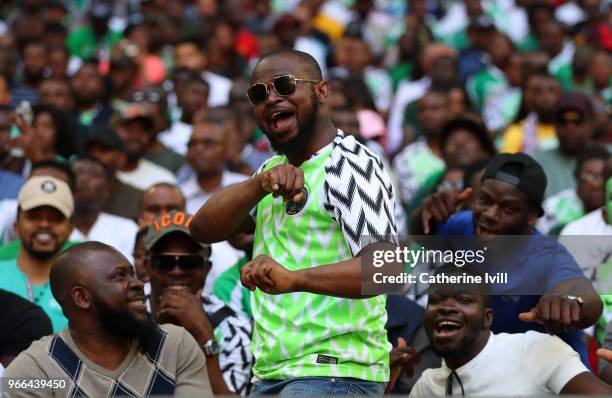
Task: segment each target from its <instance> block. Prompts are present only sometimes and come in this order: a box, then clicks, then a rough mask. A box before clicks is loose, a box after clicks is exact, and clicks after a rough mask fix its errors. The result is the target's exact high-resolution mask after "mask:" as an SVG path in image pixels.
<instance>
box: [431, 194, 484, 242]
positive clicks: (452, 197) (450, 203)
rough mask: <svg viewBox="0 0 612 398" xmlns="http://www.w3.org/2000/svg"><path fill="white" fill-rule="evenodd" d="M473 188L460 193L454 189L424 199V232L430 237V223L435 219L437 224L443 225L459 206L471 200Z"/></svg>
mask: <svg viewBox="0 0 612 398" xmlns="http://www.w3.org/2000/svg"><path fill="white" fill-rule="evenodd" d="M471 194H472V188H466V189H464V190H463V191H461V192H459V191H456V190H454V189H451V190H445V191H441V192H436V193H434V194H433V195H431V196H428V197H426V198H425V199H423V205H422V212H421V223H422V225H423V232H424V233H425V234H426V235H428V234H429V233H430V230H429V221H430V220H431V219H432V218H433V219H434V220H435V221H436V222H437V223H443V222H444V221H446V219H447V218H448V217H450V216H451V215H452V214H454V213H455V211H456V210H457V206H458V205H459V204H460V203H461V202H463V201H465V200H467V199H469V197H470V195H471Z"/></svg>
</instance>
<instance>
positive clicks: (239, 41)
mask: <svg viewBox="0 0 612 398" xmlns="http://www.w3.org/2000/svg"><path fill="white" fill-rule="evenodd" d="M279 48H294V49H297V50H301V51H304V52H307V53H309V54H311V55H312V56H313V57H314V58H315V59H316V60H317V61H318V63H319V64H320V66H321V68H322V71H323V75H324V78H325V79H327V80H329V81H330V82H331V86H332V94H331V98H330V101H329V107H330V109H331V111H332V118H333V121H334V123H335V124H336V126H337V127H338V128H340V129H342V130H343V131H344V132H345V133H346V134H353V135H355V136H356V137H357V139H358V140H360V141H361V142H362V143H364V144H366V145H367V146H368V147H369V148H370V149H372V150H373V151H374V152H375V153H377V154H378V155H379V156H380V157H381V158H383V159H384V162H385V166H386V167H387V171H388V172H389V173H390V174H391V176H392V179H393V181H394V183H395V185H396V193H397V198H398V201H397V203H396V215H395V216H396V221H397V225H398V230H399V231H400V232H401V233H407V232H409V231H408V225H407V224H408V223H407V215H410V213H411V212H412V210H414V209H415V208H416V207H417V206H418V205H419V204H420V203H421V200H422V199H423V198H424V197H426V196H427V195H429V194H431V193H433V192H436V191H438V190H444V189H457V190H462V189H464V188H466V187H477V185H478V184H479V178H478V176H479V175H480V173H481V172H482V170H483V168H484V166H485V165H486V162H487V160H488V159H490V158H491V157H492V156H494V154H496V153H499V152H525V153H529V154H530V155H532V156H533V158H534V159H536V161H538V162H539V163H540V164H541V165H542V167H543V168H544V171H545V173H546V175H547V178H548V185H547V189H546V195H545V196H546V198H545V202H544V205H543V207H544V210H545V212H546V214H544V216H542V218H541V219H540V220H539V223H538V229H540V230H541V231H542V232H544V233H548V234H551V235H557V234H560V233H561V234H562V233H563V228H564V227H565V226H566V225H567V224H568V223H570V222H572V221H576V220H579V219H580V218H581V217H583V216H585V215H588V214H590V213H591V212H593V211H600V210H601V208H602V207H603V206H604V204H605V194H604V165H605V163H606V161H607V160H608V159H609V149H610V145H612V124H611V123H610V114H611V109H612V108H611V106H612V58H611V54H612V53H611V51H612V1H609V0H577V1H571V0H565V1H564V0H496V1H493V0H223V1H221V0H115V1H110V0H109V1H102V0H75V1H61V0H19V1H17V0H3V1H2V2H0V228H1V229H0V238H1V242H2V243H4V244H5V246H2V247H0V260H4V259H14V258H15V257H16V256H17V253H18V252H19V243H18V241H17V240H16V239H17V238H19V236H18V233H19V231H16V230H15V229H13V223H14V221H15V219H16V217H17V207H18V203H17V196H18V193H19V190H20V187H21V186H22V184H23V183H24V181H25V179H27V178H28V177H29V176H31V175H52V176H55V177H57V178H59V179H62V180H65V181H66V182H68V184H69V186H70V187H71V189H72V192H73V195H74V203H75V213H74V217H73V218H72V219H71V222H72V223H73V226H74V230H73V231H72V233H71V235H70V237H69V242H77V241H83V240H99V241H102V242H105V243H108V244H110V245H112V246H114V247H116V248H117V249H119V250H120V251H121V252H122V253H124V254H125V255H126V257H127V258H128V259H130V260H134V261H135V265H136V269H137V271H138V274H139V277H141V278H143V279H144V280H146V275H144V271H143V269H142V268H140V269H139V265H140V267H141V262H142V258H143V256H144V246H143V244H142V243H140V241H141V240H142V239H141V238H142V237H143V236H144V233H145V232H143V230H141V228H143V227H146V226H147V225H149V223H150V222H151V219H152V217H154V216H155V215H159V214H161V213H162V212H167V211H170V210H173V209H176V208H181V209H186V211H187V212H189V213H192V214H194V213H195V212H196V211H197V210H198V209H199V208H200V206H201V205H202V204H203V203H204V202H205V201H206V200H207V199H208V198H209V197H210V196H211V195H212V194H213V193H214V192H215V191H217V190H219V189H220V188H222V187H224V186H227V185H230V184H232V183H235V182H238V181H242V180H244V179H245V178H247V177H248V176H249V175H251V174H252V173H253V172H254V171H255V170H257V168H258V167H259V166H260V165H261V164H262V163H263V162H264V161H265V160H266V159H267V158H269V157H270V156H271V155H272V154H273V152H272V149H271V147H270V144H269V142H268V140H267V138H266V137H265V135H264V134H263V133H262V131H261V130H260V129H259V128H258V127H257V125H256V122H255V119H254V115H253V111H252V106H251V104H250V103H249V101H248V99H247V97H246V96H245V93H246V90H247V88H248V87H249V85H250V81H249V77H250V73H251V71H252V69H253V67H254V65H255V64H256V63H257V60H258V59H259V58H260V57H261V55H262V54H265V53H267V52H269V51H272V50H275V49H279ZM298 77H299V76H298ZM24 101H27V102H28V103H29V104H30V105H31V114H32V118H31V126H28V124H27V122H28V121H27V120H25V119H27V118H25V119H21V118H20V117H17V114H18V113H19V112H17V109H18V108H19V106H20V105H22V104H24ZM26 108H27V107H26ZM26 113H27V112H26ZM465 206H466V207H469V206H470V204H469V201H467V202H466V204H465ZM139 230H140V232H139ZM587 233H595V234H600V235H606V234H608V235H609V234H611V233H612V231H611V226H610V225H609V224H607V223H606V222H605V220H604V219H603V218H602V217H599V219H597V220H594V221H592V222H591V223H590V224H589V223H588V222H587V223H582V224H577V225H574V227H573V228H572V229H571V234H573V235H580V234H587ZM250 250H251V248H250V247H249V239H248V237H244V239H242V240H240V241H235V242H222V243H219V244H215V245H213V251H212V253H213V254H212V258H213V260H212V262H213V265H214V266H213V269H212V272H211V274H210V275H209V277H208V278H207V281H206V284H207V287H206V289H205V290H206V291H209V292H210V291H213V290H214V289H215V283H216V281H217V279H218V277H219V276H220V275H222V274H223V275H225V276H227V275H229V274H227V273H226V271H228V270H229V271H232V272H234V271H235V272H234V273H233V274H231V275H233V276H229V282H227V280H225V282H224V283H228V284H226V285H223V286H226V287H227V286H229V290H225V296H224V297H225V298H226V300H227V301H228V302H229V303H234V307H233V308H234V309H236V310H237V311H239V312H241V313H243V314H244V315H245V316H250V310H249V300H248V298H246V299H245V298H244V297H242V296H236V295H234V293H235V290H234V288H235V286H237V285H238V283H239V281H238V279H237V276H236V275H237V273H236V272H238V271H237V270H239V267H240V265H241V264H244V262H245V261H246V260H245V259H247V258H248V257H249V252H250ZM587 261H588V260H587ZM581 265H583V264H581ZM218 286H219V285H217V287H218ZM222 290H223V289H221V288H219V289H218V290H216V292H221V293H219V294H221V295H223V294H224V293H223V292H222ZM228 292H229V293H228ZM247 297H248V296H247ZM601 330H602V331H603V328H602V329H601Z"/></svg>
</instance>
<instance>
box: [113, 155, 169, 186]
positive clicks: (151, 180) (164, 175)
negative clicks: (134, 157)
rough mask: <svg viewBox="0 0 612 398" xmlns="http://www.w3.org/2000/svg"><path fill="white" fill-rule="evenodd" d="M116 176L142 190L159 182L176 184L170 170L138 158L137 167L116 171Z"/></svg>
mask: <svg viewBox="0 0 612 398" xmlns="http://www.w3.org/2000/svg"><path fill="white" fill-rule="evenodd" d="M117 178H118V179H119V181H121V182H123V183H124V184H129V185H131V186H133V187H136V188H138V189H140V190H142V191H146V190H147V189H149V187H151V185H153V184H157V183H160V182H167V183H170V184H176V177H175V176H174V174H172V172H171V171H169V170H168V169H166V168H163V167H161V166H158V165H156V164H155V163H153V162H151V161H149V160H147V159H140V161H139V162H138V167H136V168H135V169H134V170H132V171H118V172H117Z"/></svg>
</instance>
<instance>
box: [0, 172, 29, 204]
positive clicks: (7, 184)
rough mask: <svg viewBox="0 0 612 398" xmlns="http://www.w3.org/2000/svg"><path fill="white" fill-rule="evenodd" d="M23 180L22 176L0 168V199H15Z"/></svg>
mask: <svg viewBox="0 0 612 398" xmlns="http://www.w3.org/2000/svg"><path fill="white" fill-rule="evenodd" d="M23 181H24V180H23V178H22V177H21V176H19V175H17V174H15V173H9V172H8V171H4V170H0V200H3V199H16V198H17V195H19V190H20V189H21V186H22V185H23Z"/></svg>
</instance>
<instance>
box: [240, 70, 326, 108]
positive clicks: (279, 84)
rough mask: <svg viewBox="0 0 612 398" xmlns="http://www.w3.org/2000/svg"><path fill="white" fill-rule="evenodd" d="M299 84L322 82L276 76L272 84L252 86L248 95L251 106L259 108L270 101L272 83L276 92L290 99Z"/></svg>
mask: <svg viewBox="0 0 612 398" xmlns="http://www.w3.org/2000/svg"><path fill="white" fill-rule="evenodd" d="M297 82H306V83H321V81H320V80H310V79H298V78H297V77H295V76H293V75H280V76H275V77H274V78H273V79H272V81H271V82H268V83H255V84H253V85H251V86H250V87H249V89H248V90H247V92H246V95H247V98H248V99H249V101H250V102H251V104H253V105H254V106H257V105H259V104H261V103H263V102H265V101H266V100H267V99H268V84H270V83H272V87H274V91H276V93H277V94H278V95H280V96H281V97H288V96H290V95H292V94H293V93H295V88H296V86H297Z"/></svg>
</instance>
